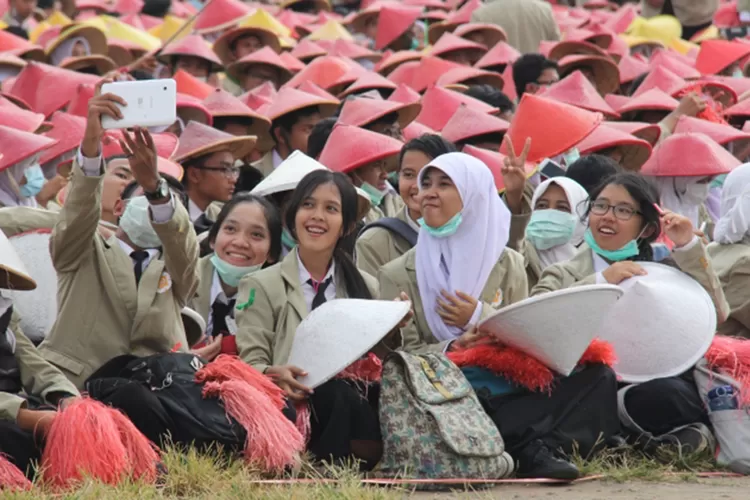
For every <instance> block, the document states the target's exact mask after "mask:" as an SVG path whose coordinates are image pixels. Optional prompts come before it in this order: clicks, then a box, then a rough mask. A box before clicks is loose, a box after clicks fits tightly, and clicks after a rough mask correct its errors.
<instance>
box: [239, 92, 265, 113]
mask: <svg viewBox="0 0 750 500" xmlns="http://www.w3.org/2000/svg"><path fill="white" fill-rule="evenodd" d="M253 90H255V89H253ZM238 99H239V100H240V101H242V102H243V103H244V104H246V105H247V107H249V108H250V109H252V110H254V111H257V112H258V113H262V112H263V111H264V110H265V109H266V108H268V106H269V105H270V104H271V102H273V99H269V98H268V97H262V96H259V95H255V94H253V93H252V90H251V91H250V92H245V93H244V94H242V95H241V96H239V97H238ZM262 114H263V116H265V113H262Z"/></svg>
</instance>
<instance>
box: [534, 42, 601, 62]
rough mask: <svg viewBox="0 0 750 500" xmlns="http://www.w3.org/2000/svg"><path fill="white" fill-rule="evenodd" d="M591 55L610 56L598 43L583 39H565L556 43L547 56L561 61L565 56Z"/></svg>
mask: <svg viewBox="0 0 750 500" xmlns="http://www.w3.org/2000/svg"><path fill="white" fill-rule="evenodd" d="M576 54H578V55H590V56H600V57H609V54H607V51H605V50H604V49H603V48H601V47H599V46H598V45H594V44H593V43H591V42H586V41H582V40H565V41H562V42H557V43H555V44H554V45H553V46H552V47H551V48H550V50H549V53H548V54H547V57H548V58H549V59H552V60H553V61H559V60H560V59H562V58H563V57H565V56H570V55H576Z"/></svg>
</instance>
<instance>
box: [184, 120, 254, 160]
mask: <svg viewBox="0 0 750 500" xmlns="http://www.w3.org/2000/svg"><path fill="white" fill-rule="evenodd" d="M255 141H256V138H255V136H252V135H241V136H234V135H230V134H227V133H226V132H222V131H221V130H217V129H215V128H213V127H209V126H208V125H203V124H202V123H198V122H194V121H191V122H190V123H188V124H187V126H186V127H185V130H183V131H182V135H180V145H179V147H178V148H177V151H176V152H175V153H174V156H173V158H172V159H173V160H174V161H176V162H178V163H184V162H186V161H188V160H193V159H195V158H198V157H199V156H205V155H208V154H211V153H216V152H218V151H229V152H231V153H232V155H233V156H234V157H235V158H244V157H245V156H247V155H248V154H249V153H250V152H251V151H252V150H253V148H254V147H255Z"/></svg>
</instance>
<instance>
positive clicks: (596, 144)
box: [576, 122, 651, 172]
mask: <svg viewBox="0 0 750 500" xmlns="http://www.w3.org/2000/svg"><path fill="white" fill-rule="evenodd" d="M576 147H577V148H578V151H579V152H580V153H581V155H586V154H596V153H597V151H602V150H604V149H609V148H613V147H617V148H618V149H619V150H620V151H621V152H622V162H621V163H622V166H623V168H625V169H626V170H630V171H634V172H636V171H638V170H639V169H640V168H641V166H643V164H644V163H645V162H646V160H648V157H649V156H650V155H651V144H649V143H648V142H647V141H644V140H643V139H638V138H637V137H635V136H633V135H630V134H628V133H625V132H622V131H620V130H618V129H616V128H611V127H609V126H608V122H604V123H602V124H600V125H599V126H598V127H596V128H595V129H594V131H593V132H592V133H591V134H590V135H589V136H588V137H586V138H585V139H584V140H582V141H581V142H579V143H578V145H577V146H576Z"/></svg>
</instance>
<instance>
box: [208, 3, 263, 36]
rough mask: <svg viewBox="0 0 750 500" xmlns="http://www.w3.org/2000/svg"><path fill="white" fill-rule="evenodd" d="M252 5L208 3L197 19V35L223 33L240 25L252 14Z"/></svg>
mask: <svg viewBox="0 0 750 500" xmlns="http://www.w3.org/2000/svg"><path fill="white" fill-rule="evenodd" d="M252 12H253V9H252V7H250V5H248V4H246V3H243V2H241V1H240V0H212V1H211V2H209V3H206V4H205V5H204V6H203V8H202V9H201V11H200V14H198V17H196V18H195V24H194V26H193V28H194V29H195V31H196V33H199V34H204V33H213V32H216V31H223V30H225V29H227V28H231V27H232V26H234V25H236V24H238V23H239V22H240V21H242V20H243V19H245V18H246V17H248V16H249V15H250V14H252Z"/></svg>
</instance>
